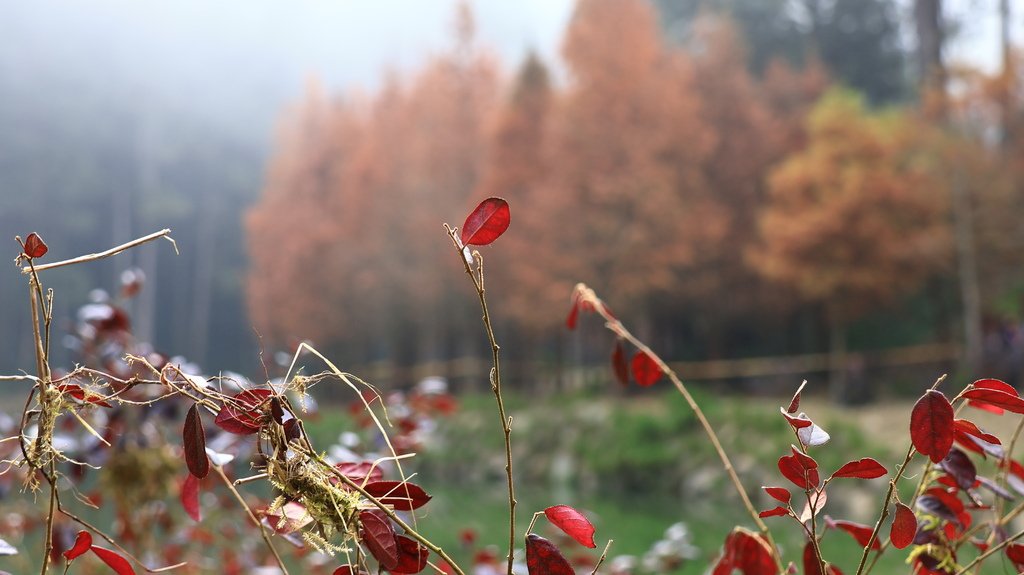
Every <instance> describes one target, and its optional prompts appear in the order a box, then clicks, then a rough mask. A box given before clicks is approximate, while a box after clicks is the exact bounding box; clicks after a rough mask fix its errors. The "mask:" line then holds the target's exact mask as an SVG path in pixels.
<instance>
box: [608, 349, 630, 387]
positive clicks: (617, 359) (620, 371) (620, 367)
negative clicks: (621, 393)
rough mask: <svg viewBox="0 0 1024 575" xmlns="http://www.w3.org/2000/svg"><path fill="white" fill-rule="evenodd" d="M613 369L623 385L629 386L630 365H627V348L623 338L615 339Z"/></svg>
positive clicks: (616, 377)
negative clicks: (623, 343)
mask: <svg viewBox="0 0 1024 575" xmlns="http://www.w3.org/2000/svg"><path fill="white" fill-rule="evenodd" d="M612 371H613V372H614V373H615V379H616V380H618V382H619V383H620V384H622V386H623V387H628V386H629V366H627V365H626V350H625V348H624V347H623V346H622V338H619V339H616V340H615V348H614V349H613V350H612Z"/></svg>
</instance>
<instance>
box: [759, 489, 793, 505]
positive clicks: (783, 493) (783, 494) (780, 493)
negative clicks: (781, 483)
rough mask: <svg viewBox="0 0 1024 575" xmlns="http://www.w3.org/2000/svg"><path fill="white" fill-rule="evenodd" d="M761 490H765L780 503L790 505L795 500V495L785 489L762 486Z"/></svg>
mask: <svg viewBox="0 0 1024 575" xmlns="http://www.w3.org/2000/svg"><path fill="white" fill-rule="evenodd" d="M761 489H764V492H765V493H767V494H768V495H770V496H771V497H772V499H775V500H776V501H778V502H780V503H789V502H790V501H791V500H792V499H793V494H792V493H790V492H789V490H788V489H786V488H785V487H766V486H763V485H762V486H761Z"/></svg>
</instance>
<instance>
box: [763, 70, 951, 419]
mask: <svg viewBox="0 0 1024 575" xmlns="http://www.w3.org/2000/svg"><path fill="white" fill-rule="evenodd" d="M808 137H809V141H808V145H807V148H806V149H805V150H804V151H802V152H800V153H798V154H795V155H793V156H790V157H789V158H788V159H787V160H786V161H785V162H784V163H782V164H781V165H780V166H779V167H778V168H777V169H775V170H774V171H773V173H772V174H771V177H770V179H769V193H770V203H769V205H768V207H767V209H766V210H765V212H764V213H763V214H762V216H761V221H760V230H761V235H762V239H763V241H762V243H761V245H759V246H758V247H757V248H755V249H754V250H752V252H751V262H752V263H753V264H754V265H755V266H756V267H757V269H759V270H760V271H761V272H762V273H764V274H765V275H766V276H767V277H770V278H773V279H775V280H778V281H780V282H783V283H787V284H790V285H792V286H793V287H795V288H796V289H797V290H798V291H799V292H800V293H801V294H802V295H803V296H804V297H805V298H806V299H807V300H809V301H812V302H818V303H820V304H822V305H823V306H824V307H825V309H826V313H827V318H828V320H829V322H830V324H831V325H832V328H833V330H832V336H831V345H832V350H833V354H834V358H835V359H836V363H835V364H834V369H833V375H834V379H833V381H834V383H835V384H836V389H835V391H837V392H839V393H842V392H844V390H843V383H844V380H843V375H844V373H845V366H843V365H842V363H843V354H844V352H845V338H844V331H845V330H844V328H845V325H846V323H847V322H848V321H850V320H851V319H854V318H856V317H857V316H858V315H860V314H862V313H863V312H865V311H866V310H868V309H870V308H872V307H874V306H876V305H878V304H879V303H885V302H891V301H892V300H893V299H894V298H896V297H897V296H900V295H904V294H908V293H910V292H912V291H913V290H915V289H917V288H919V287H920V285H921V283H922V282H923V281H924V280H925V279H926V278H927V277H928V276H930V275H932V274H934V273H936V272H937V271H939V270H941V269H943V268H944V267H945V266H947V264H948V262H949V226H948V216H949V214H948V199H947V198H948V193H947V192H946V191H945V187H944V182H943V180H942V178H941V173H940V170H939V169H938V167H937V166H936V165H934V163H933V162H932V161H930V159H929V158H930V157H931V156H929V154H928V151H929V149H928V145H929V143H930V141H931V140H930V139H934V138H937V137H938V136H936V134H935V132H932V131H929V130H928V129H927V128H926V127H925V126H924V125H923V124H922V123H921V122H918V121H916V120H915V119H914V118H913V117H912V116H910V115H908V114H899V113H888V114H872V113H870V112H868V111H867V110H866V109H865V107H864V104H863V102H862V100H861V99H860V98H859V97H858V96H856V95H854V94H851V93H849V92H845V91H842V90H833V91H831V92H830V93H829V94H828V95H827V96H826V97H825V98H823V99H822V101H821V102H820V103H819V104H818V106H817V107H816V108H815V110H814V111H813V112H812V114H811V116H810V118H809V134H808ZM850 399H854V398H850Z"/></svg>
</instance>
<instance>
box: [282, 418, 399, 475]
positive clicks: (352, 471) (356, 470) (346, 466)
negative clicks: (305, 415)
mask: <svg viewBox="0 0 1024 575" xmlns="http://www.w3.org/2000/svg"><path fill="white" fill-rule="evenodd" d="M289 421H295V420H293V419H290V420H289ZM334 468H335V469H337V470H338V471H339V472H341V474H342V475H344V476H345V477H348V478H349V479H351V480H352V483H355V484H356V485H363V486H365V485H366V484H367V483H373V482H377V481H380V480H382V479H384V471H383V470H382V469H381V468H380V467H378V466H375V465H373V464H372V463H370V462H369V461H360V462H352V461H346V462H344V463H337V464H335V465H334ZM339 481H341V480H340V479H338V478H337V477H332V478H331V483H337V482H339Z"/></svg>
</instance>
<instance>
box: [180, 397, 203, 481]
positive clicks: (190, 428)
mask: <svg viewBox="0 0 1024 575" xmlns="http://www.w3.org/2000/svg"><path fill="white" fill-rule="evenodd" d="M181 438H182V445H183V446H184V448H185V464H186V465H187V466H188V470H189V473H191V474H192V475H195V476H196V477H198V478H199V479H202V478H204V477H206V476H207V475H209V473H210V460H209V458H207V457H206V433H205V432H204V431H203V421H202V419H200V418H199V404H198V403H193V404H192V407H190V408H189V409H188V413H186V414H185V427H184V429H182V431H181Z"/></svg>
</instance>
